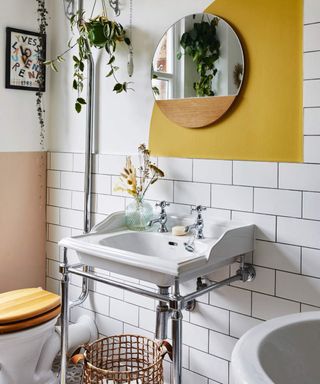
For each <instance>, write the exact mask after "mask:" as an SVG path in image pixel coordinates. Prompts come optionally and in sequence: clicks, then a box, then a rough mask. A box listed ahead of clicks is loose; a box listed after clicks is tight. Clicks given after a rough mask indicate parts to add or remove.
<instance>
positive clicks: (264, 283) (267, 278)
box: [232, 264, 276, 295]
mask: <svg viewBox="0 0 320 384" xmlns="http://www.w3.org/2000/svg"><path fill="white" fill-rule="evenodd" d="M238 267H239V266H238V265H237V264H233V265H232V271H233V274H235V273H236V271H237V269H238ZM255 271H256V277H255V279H254V280H253V281H248V282H246V283H243V282H242V281H238V282H236V283H232V286H235V287H239V288H246V289H250V290H252V291H257V292H261V293H266V294H269V295H274V293H275V292H274V289H275V277H276V275H275V271H274V270H273V269H269V268H263V267H258V266H256V267H255Z"/></svg>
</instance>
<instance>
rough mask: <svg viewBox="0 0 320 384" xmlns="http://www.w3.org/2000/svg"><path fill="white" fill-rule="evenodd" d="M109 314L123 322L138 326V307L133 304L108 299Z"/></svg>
mask: <svg viewBox="0 0 320 384" xmlns="http://www.w3.org/2000/svg"><path fill="white" fill-rule="evenodd" d="M110 316H111V317H113V318H115V319H117V320H121V321H124V322H125V323H129V324H132V325H134V326H138V322H139V309H138V307H137V306H135V305H132V304H129V303H125V302H123V301H119V300H115V299H110Z"/></svg>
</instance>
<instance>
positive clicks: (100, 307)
mask: <svg viewBox="0 0 320 384" xmlns="http://www.w3.org/2000/svg"><path fill="white" fill-rule="evenodd" d="M83 307H84V308H87V309H90V311H94V312H96V313H99V314H100V315H104V316H108V315H109V297H107V296H104V295H101V294H99V293H97V292H92V291H90V293H89V297H88V299H87V300H85V301H84V303H83Z"/></svg>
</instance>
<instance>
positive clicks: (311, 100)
mask: <svg viewBox="0 0 320 384" xmlns="http://www.w3.org/2000/svg"><path fill="white" fill-rule="evenodd" d="M319 25H320V24H319ZM319 36H320V28H319ZM303 106H304V107H305V108H310V107H319V106H320V80H305V81H304V84H303Z"/></svg>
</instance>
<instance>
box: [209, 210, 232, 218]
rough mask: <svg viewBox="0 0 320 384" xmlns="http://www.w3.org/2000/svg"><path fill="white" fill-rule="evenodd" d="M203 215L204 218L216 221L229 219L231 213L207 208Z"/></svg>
mask: <svg viewBox="0 0 320 384" xmlns="http://www.w3.org/2000/svg"><path fill="white" fill-rule="evenodd" d="M205 215H206V217H210V218H212V219H218V220H230V219H231V211H230V210H229V209H218V208H208V209H207V210H206V213H205Z"/></svg>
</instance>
